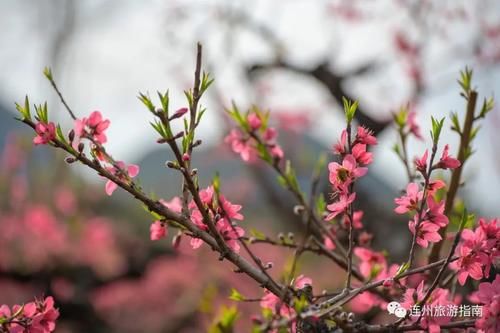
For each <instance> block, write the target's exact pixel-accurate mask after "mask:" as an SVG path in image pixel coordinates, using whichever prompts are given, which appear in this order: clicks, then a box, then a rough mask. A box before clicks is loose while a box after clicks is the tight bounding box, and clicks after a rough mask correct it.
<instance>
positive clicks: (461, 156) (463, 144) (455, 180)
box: [429, 90, 477, 262]
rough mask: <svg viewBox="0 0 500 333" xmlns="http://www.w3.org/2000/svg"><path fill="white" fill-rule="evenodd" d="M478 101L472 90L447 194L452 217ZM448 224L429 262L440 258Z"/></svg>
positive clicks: (445, 210)
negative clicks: (457, 165)
mask: <svg viewBox="0 0 500 333" xmlns="http://www.w3.org/2000/svg"><path fill="white" fill-rule="evenodd" d="M476 101H477V92H476V91H475V90H471V91H470V92H469V93H468V96H467V112H466V114H465V122H464V129H463V131H462V132H461V135H460V146H459V148H458V154H457V158H458V160H459V161H460V166H459V167H458V168H456V169H455V170H453V173H452V175H451V181H450V188H449V190H448V192H447V194H446V203H445V206H444V207H445V208H444V214H445V215H446V216H448V217H450V215H451V213H452V211H453V204H454V202H455V197H456V195H457V192H458V188H459V186H460V178H461V176H462V170H463V169H464V164H465V161H466V159H467V155H466V152H467V149H468V147H469V145H470V139H471V133H472V130H473V126H472V125H473V123H474V113H475V109H476ZM447 227H448V226H445V227H443V228H441V229H440V230H439V234H440V235H441V237H443V241H441V242H439V243H436V244H435V245H434V246H433V247H432V250H431V253H430V255H429V262H432V261H435V260H436V259H438V258H439V254H440V252H441V248H442V246H443V243H444V239H445V238H444V235H445V234H446V229H447Z"/></svg>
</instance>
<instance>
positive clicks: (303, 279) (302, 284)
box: [295, 275, 312, 289]
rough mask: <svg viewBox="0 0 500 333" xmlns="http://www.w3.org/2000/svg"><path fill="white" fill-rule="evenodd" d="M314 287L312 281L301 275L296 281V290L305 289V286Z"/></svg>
mask: <svg viewBox="0 0 500 333" xmlns="http://www.w3.org/2000/svg"><path fill="white" fill-rule="evenodd" d="M308 285H309V286H312V280H311V279H310V278H308V277H306V276H304V275H299V276H297V278H296V279H295V288H297V289H304V287H305V286H308Z"/></svg>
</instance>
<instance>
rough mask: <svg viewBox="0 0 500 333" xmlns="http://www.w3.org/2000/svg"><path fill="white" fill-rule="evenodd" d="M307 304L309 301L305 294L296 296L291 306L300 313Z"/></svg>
mask: <svg viewBox="0 0 500 333" xmlns="http://www.w3.org/2000/svg"><path fill="white" fill-rule="evenodd" d="M308 305H309V301H308V300H307V296H306V295H305V294H302V295H300V298H296V299H295V302H294V304H293V307H294V309H295V311H297V313H301V312H302V311H303V310H305V309H306V308H307V306H308Z"/></svg>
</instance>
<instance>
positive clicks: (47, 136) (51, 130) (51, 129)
mask: <svg viewBox="0 0 500 333" xmlns="http://www.w3.org/2000/svg"><path fill="white" fill-rule="evenodd" d="M35 132H36V134H37V136H35V137H34V138H33V143H34V144H35V145H46V144H47V143H49V142H50V141H52V140H54V139H55V138H56V125H54V123H53V122H49V123H48V124H45V123H43V122H38V123H37V124H36V126H35Z"/></svg>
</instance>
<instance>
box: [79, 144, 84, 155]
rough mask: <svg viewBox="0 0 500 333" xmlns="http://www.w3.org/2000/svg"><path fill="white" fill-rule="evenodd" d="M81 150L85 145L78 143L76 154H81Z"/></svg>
mask: <svg viewBox="0 0 500 333" xmlns="http://www.w3.org/2000/svg"><path fill="white" fill-rule="evenodd" d="M83 148H85V145H84V144H83V142H80V143H79V144H78V152H79V153H80V154H81V153H82V151H83Z"/></svg>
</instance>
